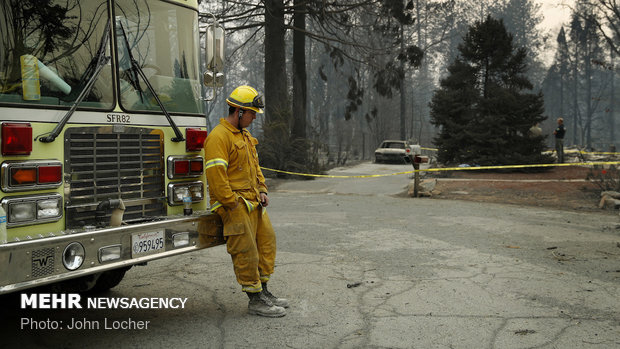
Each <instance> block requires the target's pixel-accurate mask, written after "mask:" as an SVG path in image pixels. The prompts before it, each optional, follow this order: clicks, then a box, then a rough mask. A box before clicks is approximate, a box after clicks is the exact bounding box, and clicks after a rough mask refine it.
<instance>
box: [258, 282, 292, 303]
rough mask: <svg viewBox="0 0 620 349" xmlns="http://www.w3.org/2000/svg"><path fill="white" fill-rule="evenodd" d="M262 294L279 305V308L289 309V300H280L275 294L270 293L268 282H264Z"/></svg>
mask: <svg viewBox="0 0 620 349" xmlns="http://www.w3.org/2000/svg"><path fill="white" fill-rule="evenodd" d="M262 293H263V294H264V295H265V297H267V299H269V300H270V301H271V303H273V304H274V305H277V306H279V307H282V308H288V300H287V299H286V298H278V297H276V296H274V295H273V294H271V292H269V290H268V289H267V283H266V282H263V292H262Z"/></svg>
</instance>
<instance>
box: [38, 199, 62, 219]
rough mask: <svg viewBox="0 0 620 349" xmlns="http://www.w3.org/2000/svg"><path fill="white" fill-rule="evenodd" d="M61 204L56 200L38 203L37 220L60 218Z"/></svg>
mask: <svg viewBox="0 0 620 349" xmlns="http://www.w3.org/2000/svg"><path fill="white" fill-rule="evenodd" d="M58 205H59V202H58V200H56V199H51V200H41V201H38V202H37V218H39V219H46V218H52V217H58V216H60V207H58Z"/></svg>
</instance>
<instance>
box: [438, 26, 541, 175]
mask: <svg viewBox="0 0 620 349" xmlns="http://www.w3.org/2000/svg"><path fill="white" fill-rule="evenodd" d="M459 52H460V56H459V57H458V58H457V59H456V60H455V61H454V63H452V64H451V65H450V66H449V68H448V70H449V75H448V76H447V77H446V78H445V79H443V80H442V81H441V87H440V88H439V89H438V90H437V91H435V95H434V96H433V100H432V101H431V121H432V123H433V124H434V125H435V126H438V127H439V128H440V130H439V134H438V136H437V137H436V138H435V144H436V145H437V146H438V147H439V154H438V156H439V161H441V162H443V163H468V164H477V165H512V164H534V163H546V162H549V161H550V158H549V157H548V156H545V155H542V154H541V152H542V151H543V149H544V147H545V137H543V136H540V137H532V136H531V135H530V133H529V129H530V128H531V127H532V126H535V125H536V124H538V123H539V122H542V121H543V120H545V119H546V117H545V116H543V115H542V114H543V110H544V108H543V107H544V104H543V97H542V94H540V93H539V94H533V93H529V92H526V91H529V90H531V89H532V84H531V82H530V81H529V80H528V79H527V78H526V76H525V74H526V70H527V64H526V63H525V62H526V57H527V51H526V50H525V49H524V48H519V49H517V48H515V47H514V45H513V39H512V35H510V34H509V33H508V32H507V31H506V28H505V26H504V24H503V22H502V21H501V20H496V19H493V18H491V17H490V16H489V17H487V19H486V20H485V21H483V22H476V23H475V24H474V25H473V26H472V27H470V28H469V31H468V33H467V34H466V36H465V37H464V40H463V43H462V44H461V45H460V46H459Z"/></svg>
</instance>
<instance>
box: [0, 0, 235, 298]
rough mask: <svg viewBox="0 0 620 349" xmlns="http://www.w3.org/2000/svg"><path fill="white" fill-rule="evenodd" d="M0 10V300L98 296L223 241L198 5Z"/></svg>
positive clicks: (54, 4)
mask: <svg viewBox="0 0 620 349" xmlns="http://www.w3.org/2000/svg"><path fill="white" fill-rule="evenodd" d="M0 6H1V7H2V11H1V12H2V14H3V15H2V17H1V18H0V33H1V35H0V116H1V117H0V120H1V125H0V128H1V130H0V132H1V133H0V147H1V157H0V168H1V171H0V189H1V191H0V206H1V208H2V209H1V210H0V213H4V214H5V215H6V218H5V219H3V218H2V217H4V216H3V215H2V214H0V221H2V223H0V225H1V228H2V229H0V232H4V231H6V234H0V240H2V241H0V294H5V293H10V292H15V291H20V290H25V289H28V288H32V287H37V286H43V285H50V287H56V289H57V290H71V291H76V292H82V291H93V290H99V291H101V290H106V289H109V288H111V287H114V286H116V285H117V284H118V283H119V282H120V281H121V279H122V278H123V276H124V275H125V272H126V271H127V270H128V269H129V268H131V267H132V266H134V265H138V264H145V263H146V262H149V261H152V260H155V259H160V258H167V257H171V256H176V255H179V254H182V253H187V252H193V251H198V250H201V249H204V248H207V247H212V246H217V245H220V244H222V243H223V239H222V237H221V222H220V220H219V218H218V217H217V215H215V214H212V213H210V211H209V207H208V201H209V200H208V188H207V182H206V177H205V172H204V150H203V143H204V140H205V138H206V136H207V130H206V125H207V123H206V118H205V114H204V110H203V109H204V102H203V98H202V97H203V93H204V90H205V87H204V86H203V80H204V81H206V80H207V75H205V76H204V77H203V76H202V75H201V64H202V63H201V58H203V57H202V55H201V44H200V40H199V37H200V29H199V16H200V15H199V12H198V2H197V1H196V0H165V1H163V0H88V1H86V0H51V1H38V0H6V1H3V2H2V3H1V4H0ZM210 28H211V29H210V31H209V35H207V36H208V40H207V42H208V44H207V45H206V46H208V47H207V52H208V53H209V54H208V55H206V56H208V57H207V58H208V59H210V60H211V61H210V67H212V68H213V71H211V72H209V74H210V75H209V76H211V77H214V75H213V74H214V73H216V72H215V66H218V67H221V65H222V57H223V52H222V51H223V30H222V29H221V27H218V26H217V25H216V24H213V25H211V27H210ZM214 62H215V63H214ZM215 75H218V76H219V75H221V74H215ZM213 82H215V80H213ZM2 211H4V212H2Z"/></svg>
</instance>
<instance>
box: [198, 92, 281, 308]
mask: <svg viewBox="0 0 620 349" xmlns="http://www.w3.org/2000/svg"><path fill="white" fill-rule="evenodd" d="M226 102H227V103H228V105H229V108H228V116H227V117H226V118H222V119H220V123H219V125H217V126H216V127H215V128H214V129H213V130H212V131H211V133H210V134H209V136H208V137H207V140H206V142H205V157H206V165H205V166H206V174H207V181H208V183H209V194H210V196H211V209H212V211H215V212H217V214H219V215H220V217H221V218H222V222H223V224H224V238H225V239H226V247H227V251H228V253H229V254H230V256H231V257H232V262H233V266H234V271H235V275H236V277H237V282H238V283H239V284H240V285H241V288H242V291H243V292H245V293H246V294H247V295H248V297H249V298H250V301H249V304H248V312H249V313H250V314H255V315H261V316H268V317H280V316H284V315H286V310H285V309H284V308H288V301H287V300H286V299H284V298H278V297H275V296H274V295H273V294H271V292H269V290H268V289H267V281H269V278H270V276H271V274H273V269H274V264H275V257H276V236H275V233H274V231H273V227H272V226H271V222H270V220H269V215H268V214H267V211H266V208H267V206H268V205H269V197H268V196H267V186H266V185H265V177H263V173H262V172H261V169H260V167H259V164H258V153H257V152H256V144H258V141H257V140H256V138H254V137H252V135H251V134H250V132H249V131H248V130H246V127H248V126H249V125H250V124H251V123H252V121H254V119H256V114H257V113H259V114H262V113H263V109H262V108H264V106H263V102H262V100H261V97H260V96H259V94H258V92H257V91H256V90H255V89H253V88H252V87H249V86H239V87H237V88H236V89H235V90H234V91H232V93H231V94H230V96H229V97H228V98H227V99H226Z"/></svg>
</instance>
